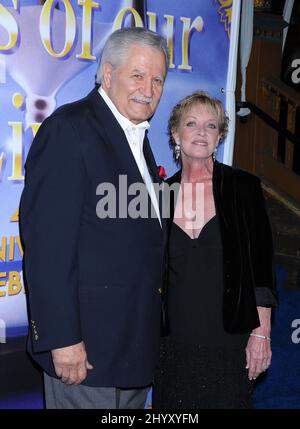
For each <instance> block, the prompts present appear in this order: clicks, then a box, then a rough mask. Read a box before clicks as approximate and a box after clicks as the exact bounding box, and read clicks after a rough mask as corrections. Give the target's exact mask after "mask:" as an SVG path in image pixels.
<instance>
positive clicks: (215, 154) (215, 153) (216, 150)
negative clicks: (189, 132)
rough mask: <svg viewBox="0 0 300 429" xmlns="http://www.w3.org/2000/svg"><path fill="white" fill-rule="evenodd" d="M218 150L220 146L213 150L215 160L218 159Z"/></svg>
mask: <svg viewBox="0 0 300 429" xmlns="http://www.w3.org/2000/svg"><path fill="white" fill-rule="evenodd" d="M217 152H218V146H216V147H215V150H214V151H213V154H212V157H213V160H214V161H215V160H216V157H217Z"/></svg>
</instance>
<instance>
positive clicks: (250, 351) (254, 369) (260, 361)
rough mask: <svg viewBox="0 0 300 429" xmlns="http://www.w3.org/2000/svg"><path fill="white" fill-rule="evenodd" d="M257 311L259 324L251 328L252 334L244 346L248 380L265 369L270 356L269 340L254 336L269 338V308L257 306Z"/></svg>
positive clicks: (269, 361)
mask: <svg viewBox="0 0 300 429" xmlns="http://www.w3.org/2000/svg"><path fill="white" fill-rule="evenodd" d="M257 311H258V315H259V321H260V326H259V327H258V328H256V329H254V330H253V332H252V333H253V334H254V335H250V337H249V340H248V344H247V347H246V361H247V364H246V369H248V377H249V380H255V379H256V378H257V377H258V376H259V374H261V373H262V372H264V371H266V370H267V369H268V368H269V366H270V364H271V358H272V351H271V341H270V340H269V339H267V338H260V337H259V336H258V337H257V336H255V335H261V336H263V337H268V338H270V332H271V308H267V307H257Z"/></svg>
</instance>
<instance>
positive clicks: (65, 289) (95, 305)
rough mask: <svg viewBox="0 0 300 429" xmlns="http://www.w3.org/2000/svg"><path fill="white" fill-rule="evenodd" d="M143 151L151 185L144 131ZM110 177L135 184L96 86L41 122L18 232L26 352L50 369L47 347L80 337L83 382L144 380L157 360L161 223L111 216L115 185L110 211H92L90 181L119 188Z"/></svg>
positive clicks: (129, 159)
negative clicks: (84, 367)
mask: <svg viewBox="0 0 300 429" xmlns="http://www.w3.org/2000/svg"><path fill="white" fill-rule="evenodd" d="M144 155H145V159H146V161H147V164H148V168H149V171H150V174H151V175H152V177H153V180H154V182H158V181H159V177H158V175H157V167H156V163H155V160H154V157H153V154H152V151H151V149H150V146H149V142H148V140H147V137H145V140H144ZM119 175H126V177H127V181H128V186H130V184H132V183H140V182H142V178H141V175H140V172H139V169H138V167H137V165H136V163H135V160H134V157H133V155H132V153H131V150H130V147H129V145H128V142H127V140H126V137H125V134H124V132H123V130H122V129H121V127H120V125H119V124H118V122H117V121H116V119H115V117H114V116H113V114H112V113H111V111H110V109H109V108H108V107H107V105H106V104H105V102H104V100H103V99H102V97H101V96H100V95H99V93H98V91H97V90H96V89H95V90H93V91H92V92H91V93H90V94H89V95H88V96H87V97H86V98H84V99H82V100H79V101H77V102H74V103H70V104H68V105H65V106H63V107H61V108H59V109H57V110H56V111H55V112H54V113H53V114H52V115H51V116H50V117H49V118H47V119H46V120H45V121H44V122H43V124H42V125H41V127H40V129H39V131H38V133H37V136H36V138H35V139H34V141H33V143H32V146H31V149H30V151H29V154H28V157H27V161H26V180H25V188H24V191H23V194H22V198H21V204H20V232H21V237H22V242H23V246H24V275H25V281H26V284H27V293H28V303H29V310H30V318H31V320H30V325H31V326H30V332H29V340H28V351H29V353H30V354H31V356H32V357H33V358H34V360H35V361H36V362H37V363H38V364H39V365H41V366H42V368H43V369H44V370H45V371H46V372H47V373H48V374H50V375H51V376H55V372H54V367H53V363H52V359H51V353H50V350H52V349H57V348H61V347H65V346H70V345H72V344H76V343H79V342H80V341H82V340H83V341H84V343H85V346H86V350H87V356H88V360H89V362H90V363H91V364H92V365H93V366H94V369H93V370H89V371H88V376H87V378H86V380H85V381H84V382H83V384H85V385H88V386H101V387H106V386H115V387H138V386H145V385H147V384H148V383H150V382H151V381H152V378H153V372H154V367H155V364H156V361H157V357H158V349H159V330H160V306H161V296H160V293H161V283H162V276H163V258H164V243H165V228H164V224H165V222H164V220H162V228H161V226H160V223H159V221H158V219H157V218H153V217H152V218H137V219H133V218H129V217H127V218H126V217H124V218H118V201H119V200H118V197H119V196H118V192H116V202H117V213H116V214H117V217H116V218H106V219H101V218H99V217H98V216H97V214H96V206H97V203H98V202H99V200H100V199H101V198H102V197H103V195H102V196H100V195H97V194H96V189H97V187H98V185H99V184H103V183H105V182H107V183H110V184H113V185H115V187H116V189H117V190H118V183H119ZM122 196H123V197H124V193H123V194H122ZM133 198H134V196H129V197H128V202H129V201H130V199H133ZM147 198H148V203H149V205H150V206H151V203H150V199H149V196H148V194H147ZM150 206H149V208H150Z"/></svg>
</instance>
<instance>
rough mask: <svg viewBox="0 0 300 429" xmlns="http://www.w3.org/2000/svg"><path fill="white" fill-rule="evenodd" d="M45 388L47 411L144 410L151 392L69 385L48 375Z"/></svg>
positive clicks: (146, 389) (144, 389)
mask: <svg viewBox="0 0 300 429" xmlns="http://www.w3.org/2000/svg"><path fill="white" fill-rule="evenodd" d="M44 386H45V402H46V408H47V409H114V410H118V409H143V408H144V406H145V403H146V399H147V395H148V391H149V387H146V388H141V389H118V388H115V387H89V386H84V385H82V384H79V385H77V386H76V385H72V384H71V385H68V384H65V383H63V382H62V381H61V380H59V379H57V378H53V377H50V376H49V375H48V374H46V373H44Z"/></svg>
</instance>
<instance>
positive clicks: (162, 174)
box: [157, 165, 167, 179]
mask: <svg viewBox="0 0 300 429" xmlns="http://www.w3.org/2000/svg"><path fill="white" fill-rule="evenodd" d="M157 173H158V175H159V177H160V178H161V179H165V178H166V177H167V173H166V170H165V169H164V167H163V166H162V165H159V166H158V167H157Z"/></svg>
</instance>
